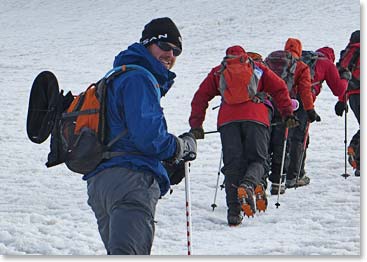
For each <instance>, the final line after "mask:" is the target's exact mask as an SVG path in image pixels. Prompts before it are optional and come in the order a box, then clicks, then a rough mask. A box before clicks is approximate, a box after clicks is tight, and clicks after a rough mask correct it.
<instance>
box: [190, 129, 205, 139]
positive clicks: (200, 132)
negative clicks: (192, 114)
mask: <svg viewBox="0 0 367 262" xmlns="http://www.w3.org/2000/svg"><path fill="white" fill-rule="evenodd" d="M190 133H192V134H193V135H194V136H195V138H196V139H204V129H203V128H202V127H195V128H191V129H190Z"/></svg>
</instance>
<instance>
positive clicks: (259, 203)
mask: <svg viewBox="0 0 367 262" xmlns="http://www.w3.org/2000/svg"><path fill="white" fill-rule="evenodd" d="M255 199H256V209H257V210H259V212H261V211H264V212H265V210H266V208H267V207H268V199H267V197H266V192H265V189H264V186H263V185H261V184H259V185H257V186H256V188H255Z"/></svg>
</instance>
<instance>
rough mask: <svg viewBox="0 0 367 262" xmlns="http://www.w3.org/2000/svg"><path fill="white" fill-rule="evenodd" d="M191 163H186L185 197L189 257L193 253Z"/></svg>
mask: <svg viewBox="0 0 367 262" xmlns="http://www.w3.org/2000/svg"><path fill="white" fill-rule="evenodd" d="M189 172H190V163H189V162H185V195H186V227H187V255H188V256H190V255H191V253H192V249H191V201H190V177H189Z"/></svg>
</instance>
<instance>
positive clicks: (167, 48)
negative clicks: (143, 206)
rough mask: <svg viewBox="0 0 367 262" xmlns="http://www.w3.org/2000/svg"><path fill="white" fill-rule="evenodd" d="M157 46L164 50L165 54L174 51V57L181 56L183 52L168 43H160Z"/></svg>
mask: <svg viewBox="0 0 367 262" xmlns="http://www.w3.org/2000/svg"><path fill="white" fill-rule="evenodd" d="M156 44H157V46H158V47H159V48H160V49H161V50H163V51H165V52H168V51H171V50H172V51H173V56H179V55H180V54H181V52H182V50H181V49H180V48H178V47H176V46H171V45H170V44H169V43H166V42H160V41H159V42H157V43H156Z"/></svg>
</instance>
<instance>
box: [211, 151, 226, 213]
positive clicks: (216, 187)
mask: <svg viewBox="0 0 367 262" xmlns="http://www.w3.org/2000/svg"><path fill="white" fill-rule="evenodd" d="M222 159H223V151H221V154H220V160H219V168H218V176H217V185H216V186H215V194H214V202H213V204H212V205H211V207H212V208H213V212H214V209H215V208H216V207H217V205H216V204H215V201H216V199H217V192H218V186H219V176H220V168H221V166H222Z"/></svg>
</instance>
